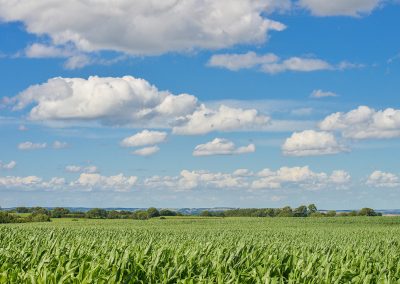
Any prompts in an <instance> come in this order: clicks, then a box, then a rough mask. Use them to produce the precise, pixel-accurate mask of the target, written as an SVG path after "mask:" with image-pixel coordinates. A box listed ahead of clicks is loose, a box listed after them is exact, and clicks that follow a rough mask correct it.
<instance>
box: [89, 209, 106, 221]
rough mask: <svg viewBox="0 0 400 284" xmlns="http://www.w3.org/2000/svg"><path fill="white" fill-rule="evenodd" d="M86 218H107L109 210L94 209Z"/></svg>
mask: <svg viewBox="0 0 400 284" xmlns="http://www.w3.org/2000/svg"><path fill="white" fill-rule="evenodd" d="M86 217H87V218H89V219H102V218H107V210H105V209H101V208H93V209H90V210H89V211H88V212H86Z"/></svg>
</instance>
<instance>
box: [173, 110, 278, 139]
mask: <svg viewBox="0 0 400 284" xmlns="http://www.w3.org/2000/svg"><path fill="white" fill-rule="evenodd" d="M269 120H270V118H269V117H267V116H264V115H260V114H259V113H258V111H257V110H255V109H247V110H245V109H241V108H231V107H227V106H224V105H221V106H220V107H219V109H218V110H213V109H209V108H207V107H206V106H205V105H201V106H200V108H199V109H197V110H196V111H195V112H193V114H191V115H188V119H187V122H186V123H184V124H183V125H181V126H175V127H173V128H172V132H173V133H175V134H181V135H196V134H206V133H209V132H213V131H235V130H236V131H237V130H260V129H262V128H264V127H266V125H267V124H268V122H269Z"/></svg>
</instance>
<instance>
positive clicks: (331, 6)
mask: <svg viewBox="0 0 400 284" xmlns="http://www.w3.org/2000/svg"><path fill="white" fill-rule="evenodd" d="M298 3H299V5H300V6H301V7H303V8H305V9H308V10H309V11H310V12H311V13H312V14H313V15H315V16H352V17H359V16H362V15H365V14H369V13H371V12H372V11H373V10H374V9H375V8H377V7H378V6H379V4H380V3H382V1H381V0H335V1H330V0H300V1H299V2H298Z"/></svg>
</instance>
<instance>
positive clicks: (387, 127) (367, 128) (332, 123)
mask: <svg viewBox="0 0 400 284" xmlns="http://www.w3.org/2000/svg"><path fill="white" fill-rule="evenodd" d="M319 128H320V129H321V130H325V131H339V132H340V133H341V134H342V135H343V137H346V138H352V139H368V138H375V139H380V138H394V137H400V110H397V109H393V108H387V109H385V110H378V111H376V110H374V109H372V108H369V107H367V106H359V107H358V108H357V109H354V110H351V111H349V112H347V113H343V112H336V113H333V114H331V115H329V116H327V117H326V118H325V119H324V120H322V121H321V122H320V124H319Z"/></svg>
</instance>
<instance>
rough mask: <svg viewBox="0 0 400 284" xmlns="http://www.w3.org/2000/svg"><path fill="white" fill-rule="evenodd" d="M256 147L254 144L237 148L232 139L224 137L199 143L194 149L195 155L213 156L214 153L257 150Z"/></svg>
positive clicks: (244, 152)
mask: <svg viewBox="0 0 400 284" xmlns="http://www.w3.org/2000/svg"><path fill="white" fill-rule="evenodd" d="M255 150H256V147H255V146H254V144H249V145H247V146H242V147H238V148H236V146H235V144H234V143H233V142H232V141H229V140H227V139H222V138H215V139H214V140H212V141H210V142H207V143H205V144H200V145H197V146H196V147H195V149H194V151H193V156H212V155H237V154H246V153H253V152H255Z"/></svg>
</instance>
